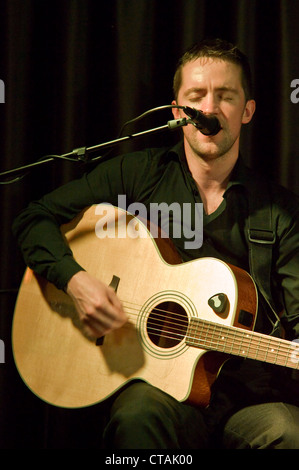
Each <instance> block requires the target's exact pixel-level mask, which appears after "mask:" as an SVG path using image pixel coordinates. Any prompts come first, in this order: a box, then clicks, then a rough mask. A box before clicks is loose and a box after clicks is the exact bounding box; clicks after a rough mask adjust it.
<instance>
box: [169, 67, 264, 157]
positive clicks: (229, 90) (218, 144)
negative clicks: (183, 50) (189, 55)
mask: <svg viewBox="0 0 299 470" xmlns="http://www.w3.org/2000/svg"><path fill="white" fill-rule="evenodd" d="M173 104H177V105H180V106H189V107H191V108H196V109H198V110H200V111H202V112H203V113H205V114H213V115H215V116H216V117H217V118H218V120H219V122H220V125H221V130H220V132H219V133H218V134H217V135H215V136H205V135H203V134H202V133H201V132H200V131H199V130H198V129H197V128H196V127H194V126H193V125H191V124H188V125H187V126H185V127H183V131H184V136H185V146H186V152H187V153H188V150H191V151H192V152H193V153H195V154H196V155H199V156H201V157H202V158H204V159H206V160H210V159H215V158H217V157H219V156H222V155H225V154H228V152H233V153H234V154H236V152H237V153H238V151H239V137H240V131H241V126H242V124H245V123H247V122H249V121H250V120H251V118H252V116H253V113H254V111H255V102H254V101H253V100H249V101H247V102H246V99H245V94H244V90H243V87H242V82H241V68H240V67H239V66H238V65H236V64H233V63H230V62H226V61H223V60H214V59H211V58H200V59H197V60H195V61H192V62H189V63H187V64H186V65H185V66H184V67H183V69H182V83H181V87H180V90H179V93H178V97H177V102H175V101H174V102H173ZM173 114H174V117H175V118H176V119H178V118H179V117H182V116H185V115H184V113H183V111H182V110H178V109H176V108H174V109H173Z"/></svg>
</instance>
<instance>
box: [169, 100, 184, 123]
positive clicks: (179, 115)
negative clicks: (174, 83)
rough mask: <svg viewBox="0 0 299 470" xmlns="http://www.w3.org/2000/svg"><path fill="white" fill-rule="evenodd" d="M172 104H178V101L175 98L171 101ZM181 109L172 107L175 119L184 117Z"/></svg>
mask: <svg viewBox="0 0 299 470" xmlns="http://www.w3.org/2000/svg"><path fill="white" fill-rule="evenodd" d="M171 104H172V105H175V106H176V105H177V102H176V101H175V100H173V101H172V102H171ZM180 111H181V110H180V109H178V108H172V115H173V117H174V119H180V118H181V117H182V116H181V113H180Z"/></svg>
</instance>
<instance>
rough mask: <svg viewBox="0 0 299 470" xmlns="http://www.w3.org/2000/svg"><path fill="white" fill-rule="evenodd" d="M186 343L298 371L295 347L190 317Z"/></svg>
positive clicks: (294, 344)
mask: <svg viewBox="0 0 299 470" xmlns="http://www.w3.org/2000/svg"><path fill="white" fill-rule="evenodd" d="M186 343H187V344H188V345H189V346H193V347H196V348H201V349H207V350H213V351H219V352H223V353H226V354H230V355H233V356H241V357H244V358H249V359H255V360H257V361H262V362H268V363H271V364H276V365H280V366H284V367H290V368H292V369H299V344H298V343H297V342H294V341H287V340H284V339H280V338H275V337H272V336H268V335H264V334H260V333H255V332H252V331H247V330H242V329H241V328H236V327H233V326H226V325H220V324H218V323H213V322H208V321H205V320H201V319H198V318H192V319H191V321H190V324H189V328H188V332H187V335H186Z"/></svg>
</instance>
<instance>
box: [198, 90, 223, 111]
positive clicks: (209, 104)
mask: <svg viewBox="0 0 299 470" xmlns="http://www.w3.org/2000/svg"><path fill="white" fill-rule="evenodd" d="M200 104H201V106H200V109H201V111H202V112H203V113H205V114H217V112H218V110H219V107H218V101H217V97H216V96H215V95H214V93H212V92H209V93H207V94H206V95H205V96H204V97H203V99H202V101H201V103H200Z"/></svg>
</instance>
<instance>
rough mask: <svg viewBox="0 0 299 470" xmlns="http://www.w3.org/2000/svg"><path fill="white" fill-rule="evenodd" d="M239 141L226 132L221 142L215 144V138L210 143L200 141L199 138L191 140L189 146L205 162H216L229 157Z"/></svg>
mask: <svg viewBox="0 0 299 470" xmlns="http://www.w3.org/2000/svg"><path fill="white" fill-rule="evenodd" d="M237 139H238V136H237V137H234V136H232V135H231V133H229V132H227V131H226V132H225V133H224V136H223V138H222V139H221V141H219V142H215V140H213V138H211V140H210V141H206V142H202V141H199V140H198V138H197V136H195V137H194V139H190V140H189V146H190V148H191V150H192V151H193V153H194V154H195V155H196V156H198V157H200V158H201V159H203V160H205V161H211V160H216V159H218V158H221V157H223V156H225V155H228V154H229V152H230V150H231V149H232V147H233V146H234V144H235V143H236V141H237Z"/></svg>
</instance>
